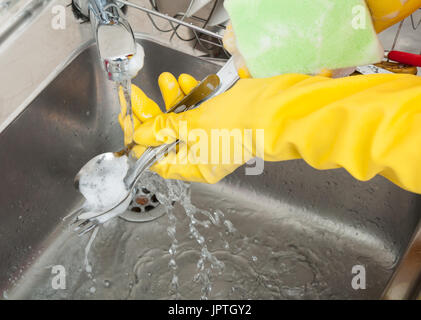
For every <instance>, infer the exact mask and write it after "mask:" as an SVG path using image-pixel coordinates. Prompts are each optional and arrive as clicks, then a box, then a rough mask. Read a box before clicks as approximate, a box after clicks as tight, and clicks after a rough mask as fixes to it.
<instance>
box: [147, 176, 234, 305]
mask: <svg viewBox="0 0 421 320" xmlns="http://www.w3.org/2000/svg"><path fill="white" fill-rule="evenodd" d="M144 175H145V176H144V177H142V179H141V181H142V185H141V186H140V187H143V188H146V189H148V190H149V191H151V192H152V193H155V195H156V197H157V199H158V200H159V202H160V203H161V205H163V206H165V209H166V212H167V215H168V219H169V222H170V224H169V227H168V228H167V233H168V236H169V237H170V239H171V246H170V248H169V250H168V252H169V254H170V262H169V267H170V268H171V270H172V272H173V276H172V280H171V284H170V286H171V291H172V292H171V293H172V294H173V295H175V298H178V286H179V284H178V276H177V269H178V267H177V262H176V256H177V247H178V241H177V239H176V236H175V234H176V224H177V218H176V216H175V215H174V213H173V208H174V203H176V202H177V203H179V204H180V205H181V206H182V207H183V208H184V211H185V213H186V215H187V217H188V218H189V232H190V234H191V236H192V238H193V239H194V240H195V241H196V243H197V244H198V245H199V247H200V258H199V260H198V261H197V265H196V268H197V273H196V275H195V276H194V277H193V280H194V281H195V282H198V283H200V284H201V299H207V298H208V297H209V294H210V293H211V291H212V277H213V275H214V274H216V275H221V274H222V272H223V270H224V263H223V262H222V261H220V260H218V258H217V257H216V256H215V255H214V254H213V253H212V252H210V251H209V249H208V246H207V245H206V239H205V238H204V237H203V235H202V234H201V232H200V230H199V228H206V229H207V228H209V227H210V226H212V225H214V226H225V227H226V228H227V230H228V232H231V233H232V232H234V231H235V228H234V227H233V226H232V223H231V222H230V221H229V220H226V219H225V217H224V213H223V212H222V211H221V210H215V211H211V210H204V209H199V208H197V207H196V206H195V205H193V204H192V202H191V188H190V184H189V183H186V182H183V181H178V180H165V179H162V178H161V177H159V176H158V175H156V174H154V173H152V172H145V173H144ZM199 216H201V217H204V219H200V218H199ZM219 235H220V236H222V233H219ZM225 246H228V247H229V245H228V242H226V241H225Z"/></svg>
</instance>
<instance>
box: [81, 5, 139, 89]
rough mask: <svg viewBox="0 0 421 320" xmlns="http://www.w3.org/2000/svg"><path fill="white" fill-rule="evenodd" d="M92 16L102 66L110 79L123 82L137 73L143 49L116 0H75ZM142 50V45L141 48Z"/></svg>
mask: <svg viewBox="0 0 421 320" xmlns="http://www.w3.org/2000/svg"><path fill="white" fill-rule="evenodd" d="M73 3H74V4H75V6H76V8H78V9H79V11H80V12H81V13H82V14H83V15H85V16H87V17H89V19H90V21H91V25H92V30H93V32H94V36H95V39H96V43H97V48H98V54H99V58H100V62H101V65H102V67H103V69H104V70H105V72H106V74H107V77H108V79H110V80H113V81H117V82H122V81H126V80H130V79H131V78H133V77H134V76H136V74H137V72H138V71H139V70H140V68H141V67H142V65H143V61H139V59H142V60H143V52H141V53H140V52H137V51H139V50H138V49H139V46H137V45H136V41H135V39H134V35H133V31H132V28H131V27H130V24H129V23H128V21H127V20H126V18H125V17H124V14H123V13H122V12H121V9H120V5H119V4H118V3H117V2H116V1H115V0H73ZM140 49H141V47H140Z"/></svg>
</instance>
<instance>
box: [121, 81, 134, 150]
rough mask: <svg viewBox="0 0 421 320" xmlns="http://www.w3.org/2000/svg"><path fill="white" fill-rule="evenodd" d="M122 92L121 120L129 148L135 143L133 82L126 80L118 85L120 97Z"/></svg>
mask: <svg viewBox="0 0 421 320" xmlns="http://www.w3.org/2000/svg"><path fill="white" fill-rule="evenodd" d="M120 90H121V91H122V93H123V97H124V100H121V99H120V118H121V124H122V125H123V131H124V145H125V146H128V145H129V144H130V143H132V141H133V133H134V121H133V110H132V100H131V98H130V97H131V96H132V82H131V80H124V81H121V82H118V83H117V91H118V96H119V97H120Z"/></svg>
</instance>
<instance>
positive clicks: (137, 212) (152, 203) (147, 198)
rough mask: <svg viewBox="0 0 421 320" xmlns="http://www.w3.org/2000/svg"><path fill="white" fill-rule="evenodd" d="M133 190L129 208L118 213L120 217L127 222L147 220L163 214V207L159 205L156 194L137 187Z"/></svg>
mask: <svg viewBox="0 0 421 320" xmlns="http://www.w3.org/2000/svg"><path fill="white" fill-rule="evenodd" d="M135 192H136V195H135V196H134V197H133V200H132V202H131V203H130V205H129V208H128V209H127V211H126V212H124V213H123V214H121V215H120V218H121V219H123V220H126V221H129V222H148V221H153V220H155V219H158V218H159V217H162V216H163V215H164V214H165V212H166V211H165V207H164V206H161V203H160V202H159V201H158V199H157V198H156V196H155V195H154V194H153V193H152V192H150V191H149V190H148V189H145V188H139V189H136V190H135Z"/></svg>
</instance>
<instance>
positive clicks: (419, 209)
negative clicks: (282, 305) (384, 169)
mask: <svg viewBox="0 0 421 320" xmlns="http://www.w3.org/2000/svg"><path fill="white" fill-rule="evenodd" d="M139 41H140V42H141V43H142V45H143V46H144V48H145V53H146V60H145V67H144V69H143V70H142V72H141V74H140V75H139V76H138V77H137V78H136V79H135V81H134V82H135V83H136V84H137V85H139V86H140V87H141V88H142V89H144V90H145V92H147V94H148V95H149V96H150V97H151V98H152V99H155V100H156V101H158V102H159V103H160V105H161V106H162V105H163V102H162V99H161V96H160V93H159V90H158V86H157V83H156V80H157V77H158V75H159V74H160V73H161V72H163V71H170V72H173V73H175V74H176V75H178V74H180V73H181V72H187V73H191V74H193V75H194V76H195V77H197V78H203V77H204V76H206V75H207V74H209V73H212V72H215V71H216V70H217V69H218V68H219V67H218V66H216V65H214V64H212V63H209V62H206V61H204V60H200V59H198V58H195V57H192V56H189V55H186V54H184V53H181V52H178V51H175V50H173V49H170V48H167V47H165V46H162V45H160V44H157V43H154V42H153V41H150V40H146V39H140V40H139ZM97 60H98V58H97V52H96V48H95V47H94V46H92V45H91V46H88V47H87V49H85V50H83V51H82V52H80V53H79V54H77V56H76V57H75V58H74V60H73V61H72V62H71V63H70V64H69V65H68V66H67V67H66V68H65V69H64V70H63V71H61V72H60V73H59V74H58V76H57V77H56V78H55V79H54V80H53V81H52V82H51V83H50V84H48V86H47V87H46V88H45V89H44V90H43V91H42V92H41V93H40V94H39V95H38V97H36V98H35V99H34V100H33V101H32V102H31V103H30V104H29V105H28V107H27V108H26V109H25V110H24V112H23V113H22V114H21V115H20V116H19V117H18V118H17V119H16V120H15V121H14V122H12V123H11V124H10V125H9V126H8V127H7V128H6V129H5V130H4V131H3V132H1V133H0V149H1V150H2V153H1V155H0V174H1V177H2V179H1V180H0V288H1V289H2V290H3V297H4V298H11V299H17V298H28V299H39V298H41V299H49V298H60V299H62V298H65V299H111V298H115V299H156V298H167V297H169V296H168V291H169V283H170V280H171V272H170V268H169V267H168V262H169V253H168V249H169V246H170V243H171V242H170V239H169V237H168V236H167V227H168V224H169V221H168V217H167V216H163V217H162V218H160V219H158V220H155V221H152V222H148V223H128V222H126V221H124V220H122V219H114V220H113V221H111V222H110V223H109V224H107V225H105V226H103V227H101V229H100V230H99V232H98V235H97V237H96V238H95V239H94V240H93V242H92V244H91V248H90V251H89V253H88V259H89V265H90V266H92V272H87V270H86V264H85V261H84V259H85V249H86V247H87V246H88V247H89V244H88V241H89V235H85V236H83V237H78V236H77V235H76V234H74V233H73V232H71V231H70V230H69V228H68V226H67V223H68V222H67V221H63V217H65V216H66V215H67V214H69V213H70V212H71V211H72V210H73V209H74V208H75V207H77V206H78V205H79V204H80V202H81V196H80V195H79V194H78V193H77V192H76V190H75V189H74V187H73V177H74V175H75V173H76V172H77V171H78V169H79V168H80V167H81V166H82V165H83V164H84V163H85V162H86V161H87V160H89V159H90V158H92V157H93V156H94V155H96V154H98V153H101V152H105V151H111V150H118V149H119V148H120V147H121V143H122V134H121V131H120V128H119V126H118V123H117V116H116V115H117V114H118V108H119V107H118V101H117V97H116V93H115V91H114V90H113V85H112V83H111V82H110V81H108V80H106V78H105V76H104V74H103V71H102V70H101V69H100V67H99V65H98V64H97ZM227 107H229V106H227ZM191 188H192V201H193V203H194V204H195V205H196V206H197V207H199V208H204V209H209V208H212V209H220V210H222V212H223V213H224V214H225V218H227V219H229V220H231V221H232V223H233V225H234V227H235V228H236V231H235V232H234V233H233V234H231V233H230V234H226V232H225V230H224V229H221V228H218V227H210V228H209V229H205V228H202V229H201V232H202V234H203V235H204V236H205V238H206V241H207V245H208V248H209V250H210V251H212V252H214V254H215V256H216V257H217V258H218V259H220V260H221V261H223V262H224V263H225V270H224V272H223V273H222V274H221V275H219V276H218V275H214V276H213V277H212V283H213V289H212V291H211V294H210V298H221V299H225V298H227V299H237V298H240V299H244V298H252V299H263V298H268V299H325V298H326V299H370V298H373V299H377V298H380V297H381V296H382V292H383V291H384V290H385V288H386V286H387V284H388V282H389V280H390V278H391V276H392V274H393V272H394V270H395V269H396V267H397V265H398V262H399V261H400V258H401V257H402V256H403V254H404V252H405V250H406V248H407V246H408V243H409V241H410V238H411V236H412V234H413V233H414V230H415V228H416V225H417V223H418V221H419V219H420V216H421V202H420V199H421V198H420V197H419V196H417V195H415V194H412V193H409V192H406V191H404V190H402V189H400V188H398V187H396V186H395V185H393V184H392V183H390V182H388V181H387V180H385V179H383V178H381V177H377V178H375V179H373V180H372V181H370V182H359V181H356V180H354V179H353V178H352V177H351V176H350V175H349V174H347V173H346V172H345V171H343V170H331V171H323V172H322V171H317V170H314V169H312V168H311V167H309V166H308V165H307V164H305V163H304V162H303V161H288V162H282V163H266V164H265V171H264V173H263V174H262V175H259V176H246V175H245V174H244V168H240V169H238V170H237V171H236V172H235V173H234V174H232V175H231V176H229V177H227V178H226V179H224V180H223V181H222V182H220V183H218V184H216V185H202V184H193V185H192V186H191ZM175 215H176V216H177V218H178V222H177V239H178V241H179V249H178V253H177V264H178V275H179V283H180V297H181V298H193V299H194V298H199V297H200V289H201V286H200V284H198V283H196V282H194V281H193V279H192V278H193V274H194V273H195V269H196V263H197V260H198V258H199V250H198V246H197V244H196V243H195V241H194V240H193V239H191V237H190V236H189V233H188V219H187V217H186V215H185V213H184V212H183V210H182V208H181V206H179V205H175ZM227 243H228V245H229V247H227V246H226V244H227ZM55 265H61V266H63V267H64V269H65V271H66V289H64V290H63V289H54V288H53V286H52V281H53V278H54V276H55V275H54V274H53V273H52V267H53V266H55ZM357 265H361V266H363V267H364V268H365V270H366V289H365V290H355V289H353V286H352V281H353V277H355V276H356V274H353V273H352V270H353V267H354V266H357Z"/></svg>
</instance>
